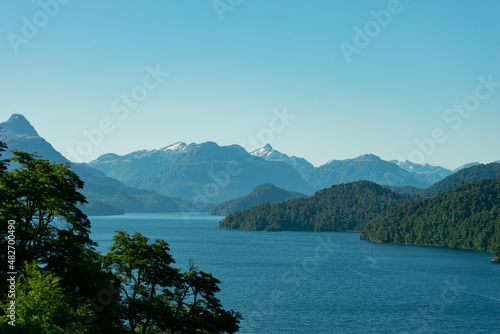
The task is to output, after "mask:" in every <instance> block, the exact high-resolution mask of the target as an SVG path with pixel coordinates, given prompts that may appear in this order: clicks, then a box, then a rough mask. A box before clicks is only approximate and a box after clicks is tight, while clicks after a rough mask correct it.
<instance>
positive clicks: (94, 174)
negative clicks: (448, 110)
mask: <svg viewBox="0 0 500 334" xmlns="http://www.w3.org/2000/svg"><path fill="white" fill-rule="evenodd" d="M0 127H1V130H0V140H2V141H4V142H6V143H7V144H8V146H9V149H18V150H22V151H27V152H30V153H32V152H38V154H39V155H41V156H42V157H43V158H44V159H47V160H50V161H56V162H60V163H66V162H68V160H67V159H66V158H65V157H64V156H62V155H61V154H60V153H59V152H57V151H56V150H55V149H54V148H53V147H52V145H50V143H48V142H47V141H45V140H44V139H43V138H41V137H40V136H39V135H38V133H37V132H36V130H35V128H34V127H33V126H32V125H31V124H30V123H29V122H28V120H26V119H25V118H24V117H23V116H22V115H19V114H14V115H12V117H11V118H10V119H9V120H8V121H7V122H4V123H2V124H0ZM73 169H74V170H75V171H76V172H77V173H78V174H79V175H80V176H81V177H82V178H83V179H84V181H85V182H86V188H85V190H84V194H85V195H86V196H87V197H88V198H89V199H90V200H91V201H94V202H95V201H98V203H100V204H102V203H104V204H106V205H108V206H110V207H111V208H114V210H115V211H116V212H120V211H126V212H138V211H139V212H148V211H156V212H159V211H161V210H168V211H171V210H172V211H175V210H177V211H181V210H179V206H183V207H189V208H190V210H194V211H197V210H198V211H208V210H209V209H210V207H211V206H212V205H213V204H216V203H220V202H223V201H227V200H232V199H235V198H237V197H241V196H245V195H247V194H249V193H250V192H251V191H252V189H254V188H255V187H257V186H259V185H262V184H265V183H271V184H273V185H274V186H276V187H280V188H283V189H284V190H286V191H296V192H300V193H303V194H309V195H310V194H313V193H314V192H315V191H317V190H319V189H323V188H328V187H331V186H332V185H336V184H341V183H347V182H354V181H358V180H367V181H371V182H375V183H377V184H380V185H389V186H398V187H404V186H412V187H418V188H427V187H429V186H430V185H431V184H433V183H435V182H436V181H439V180H441V179H443V178H444V177H446V176H448V175H450V174H452V171H450V170H448V169H446V168H443V167H439V166H432V165H420V164H415V163H412V162H409V161H402V162H401V161H385V160H382V159H380V158H379V157H377V156H375V155H373V154H365V155H362V156H359V157H357V158H353V159H345V160H330V161H329V162H328V163H326V164H324V165H322V166H319V167H315V166H313V165H312V164H311V163H309V162H308V161H307V160H305V159H303V158H299V157H295V156H288V155H287V154H284V153H281V152H279V151H276V150H274V149H273V148H272V147H271V145H269V144H267V145H265V146H264V147H262V148H261V149H258V150H255V151H253V152H251V153H249V152H247V151H246V150H245V149H244V148H242V147H241V146H238V145H230V146H219V145H217V144H216V143H214V142H205V143H201V144H196V143H191V144H186V143H183V142H178V143H175V144H172V145H169V146H166V147H163V148H160V149H156V150H141V151H136V152H132V153H129V154H126V155H123V156H121V155H117V154H113V153H109V154H104V155H102V156H100V157H99V158H98V159H96V160H94V161H92V162H90V163H88V164H73ZM139 189H143V190H139Z"/></svg>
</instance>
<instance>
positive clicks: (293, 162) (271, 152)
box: [250, 144, 314, 174]
mask: <svg viewBox="0 0 500 334" xmlns="http://www.w3.org/2000/svg"><path fill="white" fill-rule="evenodd" d="M250 154H251V155H253V156H256V157H259V158H262V159H265V160H267V161H282V162H284V163H286V164H287V165H290V166H292V167H293V168H295V169H296V170H298V171H299V173H301V174H303V173H304V172H306V171H308V170H311V169H314V166H313V165H312V164H311V163H310V162H309V161H307V160H306V159H304V158H298V157H295V156H291V157H290V156H288V155H286V154H284V153H281V152H279V151H276V150H275V149H274V148H272V146H271V145H269V144H267V145H266V146H264V147H261V148H259V149H258V150H255V151H253V152H250Z"/></svg>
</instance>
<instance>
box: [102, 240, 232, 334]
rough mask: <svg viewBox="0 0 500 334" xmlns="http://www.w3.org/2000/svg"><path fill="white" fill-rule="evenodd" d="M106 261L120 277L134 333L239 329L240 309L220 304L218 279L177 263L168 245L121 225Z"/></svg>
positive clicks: (125, 310)
mask: <svg viewBox="0 0 500 334" xmlns="http://www.w3.org/2000/svg"><path fill="white" fill-rule="evenodd" d="M113 239H114V243H113V245H112V246H111V248H110V251H109V253H108V254H106V255H105V263H106V265H107V266H108V268H109V269H110V270H112V271H113V273H114V274H115V275H116V276H118V277H119V278H120V280H121V283H122V285H121V291H122V293H123V295H124V297H123V298H122V300H121V306H122V312H121V314H122V318H123V320H124V321H125V323H126V324H127V327H128V329H129V332H130V333H157V332H162V333H235V332H236V331H238V329H239V326H238V323H239V321H240V319H241V315H240V314H239V313H235V312H234V311H226V310H224V309H223V308H222V306H221V304H220V302H219V300H218V299H217V298H216V297H215V294H216V293H217V292H219V290H220V289H219V287H218V284H219V283H220V281H219V280H217V279H215V278H214V277H213V276H212V275H211V274H207V273H204V272H201V271H200V272H199V271H196V270H194V268H193V267H191V268H189V271H187V272H184V273H183V272H181V270H180V269H177V268H174V267H173V266H172V264H174V263H175V261H174V259H173V258H172V256H171V255H170V254H169V251H170V249H169V246H168V244H167V243H166V242H165V241H163V240H158V239H156V240H155V241H154V242H153V243H151V244H150V243H148V241H149V239H148V238H147V237H144V236H142V235H141V234H140V233H135V234H134V235H133V236H130V235H129V234H127V233H126V232H123V231H117V234H116V235H115V237H114V238H113Z"/></svg>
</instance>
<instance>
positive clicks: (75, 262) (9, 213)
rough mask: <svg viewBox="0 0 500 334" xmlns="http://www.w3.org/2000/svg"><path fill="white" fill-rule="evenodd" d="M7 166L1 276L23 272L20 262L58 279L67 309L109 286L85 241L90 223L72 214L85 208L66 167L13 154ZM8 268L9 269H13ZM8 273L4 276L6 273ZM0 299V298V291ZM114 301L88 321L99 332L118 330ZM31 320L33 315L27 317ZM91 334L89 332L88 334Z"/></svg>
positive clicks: (1, 183) (0, 186)
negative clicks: (9, 239) (10, 247)
mask: <svg viewBox="0 0 500 334" xmlns="http://www.w3.org/2000/svg"><path fill="white" fill-rule="evenodd" d="M13 156H14V157H13V158H12V161H14V162H16V163H17V164H18V165H19V167H18V168H16V169H14V170H13V171H11V172H5V173H3V174H2V175H1V178H0V192H1V193H3V194H4V198H2V200H1V205H0V220H1V221H4V222H7V221H11V220H13V221H15V224H13V226H14V227H15V229H14V231H13V232H14V233H13V234H14V235H15V241H16V245H15V255H16V259H15V260H16V262H15V268H7V267H6V266H7V261H6V259H5V258H4V257H5V253H1V254H0V262H1V265H0V266H1V269H2V272H3V273H5V272H8V271H17V272H19V273H22V272H23V271H24V268H23V263H24V262H32V261H34V262H36V263H38V265H39V266H40V267H41V268H43V271H47V272H51V273H54V274H55V275H57V276H58V277H60V278H61V282H60V283H61V287H62V288H63V289H64V291H65V294H66V295H67V296H68V297H69V298H70V301H71V305H72V308H73V309H77V308H78V307H79V306H78V305H79V304H81V303H87V300H90V301H92V300H93V299H96V297H97V296H98V294H99V292H100V291H101V290H103V289H106V288H108V287H109V286H112V285H113V282H114V281H116V279H115V278H114V277H113V276H112V275H111V274H110V273H108V272H105V271H104V270H102V268H101V265H102V257H101V256H100V255H99V254H98V253H97V252H96V251H95V249H94V246H95V243H94V242H93V241H92V240H91V239H90V236H89V233H90V221H89V220H88V218H87V216H86V215H85V214H83V213H82V212H81V211H80V209H79V208H78V205H79V204H83V203H86V200H85V197H84V196H83V195H82V194H80V193H79V190H80V189H82V188H83V181H81V180H80V178H79V177H78V176H77V175H76V174H75V173H74V172H73V171H71V169H70V166H69V165H68V164H66V165H63V164H58V163H50V162H48V161H46V160H42V159H39V158H38V157H37V156H36V155H33V154H28V153H25V152H19V151H14V152H13ZM7 226H8V224H1V230H0V233H1V238H0V247H1V248H2V249H7V245H6V236H7V235H8V234H7ZM13 267H14V266H13ZM7 269H9V270H7ZM1 289H2V290H1V291H0V298H2V297H3V296H5V294H6V285H5V284H4V285H2V287H1ZM117 302H118V300H117V295H116V293H115V294H111V297H110V302H109V304H108V305H106V308H105V309H103V310H100V312H99V313H98V314H97V315H96V316H95V317H93V318H92V319H91V321H89V322H92V324H94V325H95V326H96V328H100V331H103V328H106V329H105V332H106V333H113V332H114V329H116V328H118V327H119V325H120V321H119V316H117V312H116V307H117ZM33 316H34V315H33ZM94 332H95V330H94Z"/></svg>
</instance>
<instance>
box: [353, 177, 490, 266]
mask: <svg viewBox="0 0 500 334" xmlns="http://www.w3.org/2000/svg"><path fill="white" fill-rule="evenodd" d="M361 238H362V239H366V240H370V241H374V242H384V243H396V244H416V245H432V246H446V247H451V248H461V249H474V250H480V251H491V252H493V253H494V255H495V254H496V258H498V255H499V254H498V246H499V245H500V178H497V179H493V180H491V179H485V180H481V181H476V182H472V183H464V184H462V185H461V186H459V187H457V188H456V189H454V190H451V191H448V192H445V193H442V194H439V195H437V196H436V197H434V198H431V199H425V200H419V201H413V202H410V203H406V204H404V205H402V206H399V207H397V208H394V209H392V210H388V211H386V212H384V213H382V214H381V215H379V216H378V217H376V218H375V219H374V220H373V221H371V222H370V223H369V224H368V225H367V226H366V229H365V232H364V233H363V234H362V236H361Z"/></svg>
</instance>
